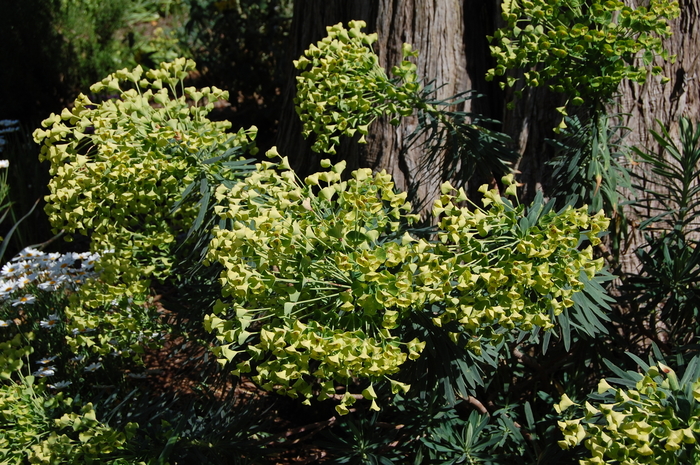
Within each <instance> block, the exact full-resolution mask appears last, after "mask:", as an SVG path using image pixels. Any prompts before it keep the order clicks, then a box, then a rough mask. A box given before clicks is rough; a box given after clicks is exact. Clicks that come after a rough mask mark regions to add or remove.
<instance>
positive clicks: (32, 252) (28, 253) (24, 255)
mask: <svg viewBox="0 0 700 465" xmlns="http://www.w3.org/2000/svg"><path fill="white" fill-rule="evenodd" d="M42 255H44V252H42V251H41V250H37V249H35V248H33V247H26V248H25V249H24V250H22V251H21V252H20V253H19V255H18V256H17V257H19V258H18V259H19V260H27V259H33V258H39V257H41V256H42ZM17 257H15V258H17Z"/></svg>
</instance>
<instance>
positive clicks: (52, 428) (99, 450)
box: [0, 376, 138, 464]
mask: <svg viewBox="0 0 700 465" xmlns="http://www.w3.org/2000/svg"><path fill="white" fill-rule="evenodd" d="M0 412H1V413H0V418H1V419H2V424H3V434H2V435H0V461H1V462H2V463H36V464H57V463H62V464H83V463H124V462H122V461H121V460H119V459H118V458H117V457H118V456H119V455H120V453H123V452H124V450H125V449H127V445H128V440H129V439H130V438H131V437H132V436H133V435H134V431H135V430H136V428H137V427H138V425H137V424H136V423H128V424H127V425H125V428H124V431H118V430H115V429H113V428H111V427H109V426H107V425H106V424H104V423H102V422H100V421H99V420H97V416H96V411H95V409H94V407H93V405H92V404H91V403H86V404H81V403H80V402H79V401H77V400H76V399H71V398H64V396H63V394H62V393H59V394H57V395H55V396H50V397H49V396H47V395H45V394H44V393H43V390H42V387H41V386H37V385H35V384H34V378H33V377H31V376H29V377H26V378H23V379H22V380H21V382H19V383H11V384H8V385H3V386H0Z"/></svg>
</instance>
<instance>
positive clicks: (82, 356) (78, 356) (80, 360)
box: [71, 330, 85, 362]
mask: <svg viewBox="0 0 700 465" xmlns="http://www.w3.org/2000/svg"><path fill="white" fill-rule="evenodd" d="M73 331H75V330H73ZM71 360H73V361H74V362H82V361H83V360H85V355H76V356H75V357H73V358H72V359H71Z"/></svg>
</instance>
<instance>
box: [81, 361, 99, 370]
mask: <svg viewBox="0 0 700 465" xmlns="http://www.w3.org/2000/svg"><path fill="white" fill-rule="evenodd" d="M100 368H102V364H101V363H100V362H95V363H91V364H90V365H88V366H86V367H85V368H83V370H85V371H89V372H91V373H94V372H96V371H97V370H99V369H100Z"/></svg>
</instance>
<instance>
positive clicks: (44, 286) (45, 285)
mask: <svg viewBox="0 0 700 465" xmlns="http://www.w3.org/2000/svg"><path fill="white" fill-rule="evenodd" d="M37 287H38V288H39V289H41V290H42V291H55V290H56V289H58V287H59V284H58V281H56V280H55V279H51V278H49V279H48V280H46V281H44V282H42V283H39V284H38V285H37Z"/></svg>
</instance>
